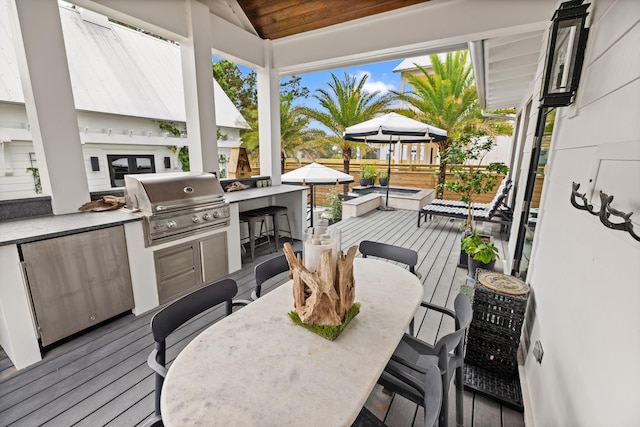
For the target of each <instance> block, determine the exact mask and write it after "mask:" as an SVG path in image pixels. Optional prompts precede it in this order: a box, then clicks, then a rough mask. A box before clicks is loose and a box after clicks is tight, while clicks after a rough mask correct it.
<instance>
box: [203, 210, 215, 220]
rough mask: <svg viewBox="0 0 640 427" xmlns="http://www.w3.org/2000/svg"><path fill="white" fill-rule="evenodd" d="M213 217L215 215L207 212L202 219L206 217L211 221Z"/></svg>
mask: <svg viewBox="0 0 640 427" xmlns="http://www.w3.org/2000/svg"><path fill="white" fill-rule="evenodd" d="M212 218H213V216H211V214H210V213H209V212H207V213H206V214H204V215H202V219H204V220H205V221H209V220H210V219H212Z"/></svg>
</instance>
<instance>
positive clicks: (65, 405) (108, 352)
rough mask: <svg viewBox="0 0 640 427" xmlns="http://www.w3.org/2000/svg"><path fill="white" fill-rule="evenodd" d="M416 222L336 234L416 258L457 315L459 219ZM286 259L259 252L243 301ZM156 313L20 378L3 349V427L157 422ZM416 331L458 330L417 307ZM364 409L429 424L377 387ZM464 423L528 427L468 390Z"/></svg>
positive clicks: (350, 222) (177, 337) (385, 218)
mask: <svg viewBox="0 0 640 427" xmlns="http://www.w3.org/2000/svg"><path fill="white" fill-rule="evenodd" d="M415 216H416V213H415V212H413V211H405V210H396V211H377V210H376V211H372V212H370V213H368V214H366V215H363V216H361V217H357V218H349V219H347V220H344V221H340V222H338V223H336V224H335V225H334V227H337V228H340V229H341V230H342V247H343V248H344V249H347V248H348V247H350V246H352V245H358V244H359V243H360V242H361V241H362V240H374V241H380V242H386V243H390V244H394V245H399V246H403V247H407V248H411V249H413V250H415V251H417V252H418V257H419V261H418V266H417V270H418V272H419V273H420V274H421V275H422V278H421V281H422V283H423V284H424V288H425V292H424V299H425V300H426V301H430V302H433V303H435V304H439V305H445V306H447V307H452V305H453V300H454V298H455V296H456V295H457V293H458V292H459V291H460V290H461V289H462V288H463V287H465V286H468V284H467V283H466V275H467V273H466V271H465V270H463V269H461V268H458V267H457V262H458V256H459V246H458V242H459V238H460V231H459V229H458V225H459V221H453V220H451V219H450V218H444V217H438V218H435V219H434V220H432V221H428V222H427V223H423V224H422V225H421V227H419V228H418V227H416V221H415ZM494 239H495V241H496V244H498V245H499V248H500V251H501V252H502V250H503V249H505V245H506V244H507V243H506V242H504V241H503V239H502V238H501V237H500V235H494ZM287 241H288V239H287ZM300 249H301V243H300V242H299V241H296V242H295V243H294V250H300ZM281 253H282V250H280V251H278V252H277V253H276V252H275V251H274V252H270V251H269V249H268V248H267V246H266V245H264V246H261V247H259V248H258V249H257V253H256V259H255V261H253V262H251V261H248V260H246V261H245V262H244V264H243V268H242V270H240V271H238V272H235V273H233V274H231V275H230V276H229V277H231V278H233V279H234V280H236V282H237V283H238V296H237V298H238V299H249V297H250V295H251V292H252V291H253V289H254V286H255V282H254V279H253V270H254V267H255V265H257V264H258V263H260V262H262V261H264V260H266V259H268V258H271V257H273V256H276V255H279V254H281ZM497 267H499V268H501V267H502V266H501V265H499V266H497ZM287 279H288V277H287V274H286V273H283V274H281V275H279V276H278V277H277V278H275V279H273V280H270V281H268V282H266V283H265V284H264V285H263V288H262V292H263V293H267V292H269V291H271V290H272V289H274V288H275V287H277V286H279V285H280V284H282V283H283V282H285V281H286V280H287ZM392 285H393V284H392V283H390V286H392ZM154 312H155V311H152V312H150V313H146V314H143V315H140V316H134V315H133V314H131V313H129V314H125V315H123V316H120V317H118V318H115V319H112V320H110V321H108V322H105V323H103V324H101V325H99V326H98V327H96V328H93V329H92V330H89V331H85V332H83V333H81V334H77V335H76V336H74V337H73V338H72V339H69V340H67V341H66V342H63V343H60V344H56V345H55V346H50V347H49V348H47V349H46V352H45V353H44V359H43V360H42V361H41V362H39V363H37V364H35V365H33V366H31V367H29V368H27V369H24V370H21V371H16V370H15V369H14V368H13V367H12V365H11V363H10V361H9V360H8V358H7V357H6V354H5V353H4V351H2V350H1V349H0V426H8V425H12V426H36V425H46V426H52V427H56V426H72V425H77V426H98V425H101V426H102V425H109V426H118V427H120V426H136V425H140V424H141V423H142V422H144V420H145V419H147V418H148V417H149V416H150V415H151V414H152V412H153V405H154V403H153V401H154V399H153V393H154V380H153V374H152V372H151V370H150V369H149V368H148V367H147V365H146V358H147V356H148V354H149V352H150V351H151V349H152V347H153V341H152V339H151V335H150V330H149V322H150V319H151V317H152V315H153V314H154ZM222 316H223V311H222V308H217V309H214V310H210V311H208V312H206V313H203V314H202V315H200V316H198V317H197V318H195V319H193V320H192V321H190V322H188V323H187V324H185V325H184V326H183V327H182V328H180V329H178V330H177V331H176V332H175V333H174V334H172V335H171V336H170V338H169V341H170V342H169V348H168V350H167V360H168V361H169V364H170V363H171V362H172V361H173V360H174V359H175V357H176V356H177V354H179V352H180V351H181V350H182V349H183V348H184V347H185V346H186V345H187V344H188V343H189V342H190V341H191V340H192V339H193V338H194V337H195V336H196V335H197V334H199V333H200V332H201V331H202V330H204V329H205V328H207V327H208V326H209V325H211V324H213V323H215V322H216V321H218V320H219V319H220V318H221V317H222ZM415 326H416V329H417V331H418V336H419V337H420V338H422V339H425V340H426V341H431V342H433V340H435V339H437V337H438V336H441V335H442V334H445V333H448V332H449V331H450V330H452V328H453V322H452V321H451V320H449V319H447V318H446V317H445V318H444V319H443V316H442V315H440V314H439V313H436V312H434V311H433V310H424V309H420V310H418V312H417V313H416V324H415ZM453 393H454V392H453V390H452V395H451V402H452V404H454V402H455V400H454V399H455V394H453ZM367 407H368V408H369V409H370V410H371V411H372V412H373V413H374V414H376V416H378V417H380V418H384V421H385V423H386V424H387V425H389V426H399V427H401V426H415V427H421V426H422V425H423V416H424V415H423V410H422V409H421V408H419V407H418V406H417V405H415V404H413V403H412V402H410V401H408V400H406V399H404V398H402V397H399V396H391V395H387V394H386V393H384V392H382V390H381V388H380V387H379V386H378V387H376V389H374V391H373V392H372V394H371V396H370V397H369V399H368V400H367ZM451 414H452V415H451V416H450V420H451V422H450V425H455V415H454V412H451ZM464 418H465V425H467V426H473V427H476V426H484V425H491V426H501V425H502V426H516V427H519V426H523V425H524V419H523V416H522V414H521V413H518V412H516V411H513V410H511V409H509V408H505V407H502V406H501V405H500V404H499V403H497V402H494V401H491V400H489V399H487V398H485V397H482V396H478V395H475V394H474V393H471V392H469V391H465V417H464Z"/></svg>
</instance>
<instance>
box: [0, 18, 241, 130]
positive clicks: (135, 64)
mask: <svg viewBox="0 0 640 427" xmlns="http://www.w3.org/2000/svg"><path fill="white" fill-rule="evenodd" d="M60 18H61V22H62V28H63V33H64V40H65V47H66V51H67V59H68V62H69V73H70V76H71V85H72V87H73V98H74V101H75V105H76V108H77V109H78V110H84V111H94V112H101V113H109V114H118V115H124V116H134V117H145V118H152V119H159V120H171V121H181V122H184V121H186V115H185V103H184V91H183V87H182V68H181V67H182V66H181V62H180V47H179V46H178V45H176V44H173V43H170V42H167V41H164V40H160V39H158V38H155V37H152V36H149V35H146V34H143V33H141V32H138V31H135V30H133V29H130V28H126V27H124V26H121V25H118V24H115V23H113V22H110V21H108V20H107V19H106V18H105V17H103V16H101V15H98V14H96V13H94V12H90V11H88V10H82V9H71V8H68V7H65V6H61V7H60ZM83 18H84V19H83ZM212 78H213V77H212ZM214 97H215V100H216V105H215V113H216V124H217V125H218V126H224V127H230V128H248V125H247V122H246V121H245V119H244V118H243V117H242V115H241V114H240V112H239V111H238V110H237V108H236V107H235V106H234V105H233V103H232V102H231V100H230V99H229V97H228V96H227V95H226V94H225V93H224V91H223V90H222V88H221V87H220V85H218V83H217V82H216V81H215V80H214ZM2 101H5V102H12V103H24V94H23V92H22V85H21V83H20V74H19V71H18V65H17V61H16V56H15V50H14V46H13V39H12V33H11V27H10V23H9V21H8V17H7V14H0V102H2Z"/></svg>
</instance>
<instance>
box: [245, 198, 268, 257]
mask: <svg viewBox="0 0 640 427" xmlns="http://www.w3.org/2000/svg"><path fill="white" fill-rule="evenodd" d="M270 215H271V214H270V213H269V212H267V211H266V210H265V208H258V209H251V210H248V211H243V212H240V214H239V218H240V221H244V222H246V223H247V224H248V226H249V251H250V254H251V261H253V260H254V259H255V254H256V235H255V233H256V228H255V227H256V223H257V222H258V221H260V222H261V223H260V233H259V236H258V237H260V236H261V235H262V225H263V224H264V222H265V221H266V219H267V218H268V217H269V216H270ZM266 236H267V242H266V243H268V244H269V251H270V252H271V238H270V237H269V233H267V234H266ZM276 247H277V243H276Z"/></svg>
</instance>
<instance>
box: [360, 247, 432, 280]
mask: <svg viewBox="0 0 640 427" xmlns="http://www.w3.org/2000/svg"><path fill="white" fill-rule="evenodd" d="M358 249H359V250H360V253H361V254H362V257H363V258H367V257H368V256H374V257H378V258H384V259H388V260H390V261H396V262H400V263H403V264H406V265H407V266H408V267H409V271H410V272H411V273H413V274H415V275H416V277H418V279H420V278H421V275H420V273H418V272H417V271H416V265H417V264H418V253H417V252H416V251H414V250H413V249H408V248H403V247H402V246H395V245H390V244H388V243H380V242H373V241H371V240H363V241H361V242H360V246H359V247H358Z"/></svg>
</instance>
